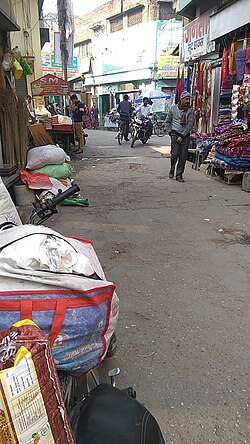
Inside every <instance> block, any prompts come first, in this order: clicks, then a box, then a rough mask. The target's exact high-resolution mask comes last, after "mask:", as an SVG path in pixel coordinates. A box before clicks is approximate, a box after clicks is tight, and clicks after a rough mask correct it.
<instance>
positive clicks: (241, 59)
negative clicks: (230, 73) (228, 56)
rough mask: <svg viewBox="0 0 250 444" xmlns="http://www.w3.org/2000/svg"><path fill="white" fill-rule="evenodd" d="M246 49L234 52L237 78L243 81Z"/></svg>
mask: <svg viewBox="0 0 250 444" xmlns="http://www.w3.org/2000/svg"><path fill="white" fill-rule="evenodd" d="M245 59H246V50H245V49H243V50H241V51H236V53H235V54H234V60H235V67H236V73H237V80H238V81H242V80H243V78H244V73H245Z"/></svg>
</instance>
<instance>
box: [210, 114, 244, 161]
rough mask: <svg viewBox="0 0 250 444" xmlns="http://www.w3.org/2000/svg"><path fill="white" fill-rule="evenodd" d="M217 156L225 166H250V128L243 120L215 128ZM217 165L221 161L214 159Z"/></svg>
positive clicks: (215, 157)
mask: <svg viewBox="0 0 250 444" xmlns="http://www.w3.org/2000/svg"><path fill="white" fill-rule="evenodd" d="M215 134H216V137H215V145H214V147H215V156H214V159H217V160H219V161H221V162H223V163H222V164H221V165H223V168H227V167H230V168H237V169H241V168H243V169H244V168H249V167H250V130H248V129H246V125H245V124H244V123H242V122H237V123H236V124H233V123H231V124H229V125H223V126H221V127H216V128H215ZM213 164H216V165H217V166H218V165H219V163H218V162H217V161H215V160H213Z"/></svg>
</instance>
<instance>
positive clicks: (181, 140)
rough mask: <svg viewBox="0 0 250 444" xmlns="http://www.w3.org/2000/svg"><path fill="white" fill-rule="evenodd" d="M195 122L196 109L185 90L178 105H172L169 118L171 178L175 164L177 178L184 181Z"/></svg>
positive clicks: (167, 121)
mask: <svg viewBox="0 0 250 444" xmlns="http://www.w3.org/2000/svg"><path fill="white" fill-rule="evenodd" d="M193 123H194V111H193V109H192V108H191V107H190V93H189V92H188V91H183V92H182V93H181V96H180V101H179V103H178V105H173V106H171V108H170V110H169V112H168V115H167V118H166V129H167V131H168V133H169V135H170V137H171V168H170V172H169V177H170V179H173V178H174V175H175V166H176V163H177V161H178V164H177V169H176V180H177V181H178V182H184V179H183V177H182V176H183V173H184V169H185V165H186V160H187V155H188V147H189V143H190V132H191V130H192V128H193Z"/></svg>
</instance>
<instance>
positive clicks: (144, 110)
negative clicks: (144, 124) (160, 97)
mask: <svg viewBox="0 0 250 444" xmlns="http://www.w3.org/2000/svg"><path fill="white" fill-rule="evenodd" d="M135 113H136V114H138V117H139V118H146V119H148V137H151V136H152V133H153V123H152V121H151V119H150V117H151V116H152V115H153V108H152V105H150V102H149V99H148V97H144V98H143V102H142V105H140V106H138V108H137V109H136V110H135Z"/></svg>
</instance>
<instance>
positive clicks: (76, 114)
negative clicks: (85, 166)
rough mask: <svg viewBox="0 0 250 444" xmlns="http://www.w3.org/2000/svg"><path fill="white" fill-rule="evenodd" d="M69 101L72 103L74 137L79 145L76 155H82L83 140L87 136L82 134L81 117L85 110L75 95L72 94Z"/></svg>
mask: <svg viewBox="0 0 250 444" xmlns="http://www.w3.org/2000/svg"><path fill="white" fill-rule="evenodd" d="M70 100H71V101H72V112H73V116H72V117H73V120H74V127H75V132H76V137H77V139H78V143H79V146H78V151H77V153H83V147H84V138H85V137H86V136H87V134H84V132H83V116H84V115H85V108H84V104H83V103H82V102H80V100H79V99H78V97H77V95H76V94H72V96H70Z"/></svg>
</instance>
